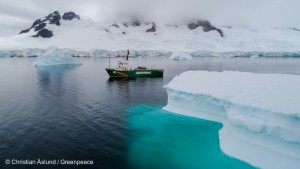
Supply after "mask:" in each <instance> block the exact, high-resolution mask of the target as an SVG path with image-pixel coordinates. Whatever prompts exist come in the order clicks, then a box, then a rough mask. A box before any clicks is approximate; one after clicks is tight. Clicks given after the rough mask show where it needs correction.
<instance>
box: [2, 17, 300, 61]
mask: <svg viewBox="0 0 300 169" xmlns="http://www.w3.org/2000/svg"><path fill="white" fill-rule="evenodd" d="M124 18H126V17H123V18H122V19H120V18H118V19H116V20H114V21H111V22H107V23H96V22H93V21H92V20H85V19H80V16H79V15H78V14H75V13H74V12H67V13H64V14H63V15H62V16H61V15H60V13H59V12H58V11H55V12H53V13H51V14H49V15H48V16H46V17H45V18H42V19H38V20H36V21H35V22H33V24H32V25H31V26H30V27H29V28H27V29H25V30H22V31H21V32H20V34H18V35H14V36H9V37H2V38H0V50H1V51H2V54H0V57H1V56H4V55H5V54H3V52H8V53H9V51H14V52H17V53H18V52H19V53H20V51H23V53H24V51H26V50H27V52H28V50H29V53H30V52H31V53H32V52H34V50H39V51H41V50H44V49H47V48H49V47H50V46H56V47H58V48H60V49H63V50H68V51H76V53H78V52H81V53H80V54H78V55H79V56H81V55H84V56H94V55H95V50H96V51H98V52H96V55H97V54H99V53H103V52H104V51H117V53H118V51H122V50H127V49H130V50H134V51H148V52H146V54H147V53H152V54H153V52H154V53H155V52H158V51H159V52H161V53H168V54H170V52H172V51H184V52H190V53H191V54H192V55H193V56H225V57H227V56H228V57H235V56H282V55H287V56H292V57H298V56H300V50H299V49H300V31H299V29H298V28H295V27H289V26H287V27H281V28H273V27H270V28H266V27H264V28H255V27H241V26H234V25H233V26H222V25H214V24H213V23H210V22H209V21H207V20H201V19H193V20H184V21H178V22H177V23H161V22H155V21H146V20H142V19H140V18H137V17H127V18H126V19H124ZM24 28H26V26H24ZM25 49H26V50H25ZM149 51H150V52H149ZM93 52H94V54H93ZM104 53H105V52H104ZM115 53H116V52H113V53H110V54H111V55H117V54H115ZM144 53H145V52H144ZM8 55H10V54H8ZM8 55H5V56H8ZM16 55H18V54H16ZM20 55H23V54H22V53H21V54H20Z"/></svg>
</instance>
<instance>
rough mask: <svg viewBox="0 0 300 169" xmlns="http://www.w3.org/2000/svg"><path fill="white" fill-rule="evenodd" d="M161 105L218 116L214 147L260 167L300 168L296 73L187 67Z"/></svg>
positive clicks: (299, 86)
mask: <svg viewBox="0 0 300 169" xmlns="http://www.w3.org/2000/svg"><path fill="white" fill-rule="evenodd" d="M165 88H166V90H167V92H168V104H167V106H166V107H164V109H165V110H168V111H171V112H174V113H179V114H184V115H188V116H194V117H198V118H203V119H207V120H213V121H217V122H221V123H222V124H223V128H222V129H221V130H220V132H219V137H220V147H221V149H222V151H223V152H225V153H226V154H228V155H230V156H233V157H236V158H238V159H241V160H243V161H246V162H248V163H250V164H252V165H254V166H257V167H260V168H272V169H274V168H278V169H279V168H300V104H299V101H300V76H297V75H284V74H254V73H244V72H229V71H225V72H207V71H189V72H185V73H183V74H181V75H179V76H177V77H175V78H174V79H173V80H172V81H171V82H170V83H169V84H168V85H166V86H165Z"/></svg>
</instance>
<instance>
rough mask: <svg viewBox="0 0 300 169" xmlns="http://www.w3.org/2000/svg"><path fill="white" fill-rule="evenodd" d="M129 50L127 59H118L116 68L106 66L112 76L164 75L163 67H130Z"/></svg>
mask: <svg viewBox="0 0 300 169" xmlns="http://www.w3.org/2000/svg"><path fill="white" fill-rule="evenodd" d="M128 56H129V51H127V57H126V60H125V61H118V64H117V66H116V68H106V71H107V73H108V75H109V76H110V77H122V78H124V77H163V74H164V70H163V69H151V68H147V67H143V66H138V67H137V68H131V67H129V62H128Z"/></svg>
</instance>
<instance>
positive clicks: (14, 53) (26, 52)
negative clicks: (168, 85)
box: [0, 47, 300, 60]
mask: <svg viewBox="0 0 300 169" xmlns="http://www.w3.org/2000/svg"><path fill="white" fill-rule="evenodd" d="M56 48H57V50H59V52H60V53H63V54H66V55H70V56H72V57H124V56H125V55H126V52H127V50H105V49H96V48H93V49H87V50H85V49H77V48H59V47H56ZM48 50H49V48H25V49H0V58H11V57H37V56H39V55H41V54H43V53H45V52H47V51H48ZM143 56H165V57H168V58H170V59H174V60H190V59H193V58H211V57H213V58H236V57H242V58H300V52H297V51H295V52H276V51H273V52H258V51H248V52H245V51H244V52H243V51H234V52H213V51H207V50H198V51H194V52H183V51H167V50H130V57H143Z"/></svg>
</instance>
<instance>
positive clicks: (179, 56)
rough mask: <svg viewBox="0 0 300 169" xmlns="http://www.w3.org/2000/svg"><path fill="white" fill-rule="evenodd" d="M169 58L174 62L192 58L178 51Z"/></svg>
mask: <svg viewBox="0 0 300 169" xmlns="http://www.w3.org/2000/svg"><path fill="white" fill-rule="evenodd" d="M169 58H170V59H174V60H191V59H193V56H192V55H190V54H189V53H185V52H182V51H178V52H172V55H171V56H170V57H169Z"/></svg>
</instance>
